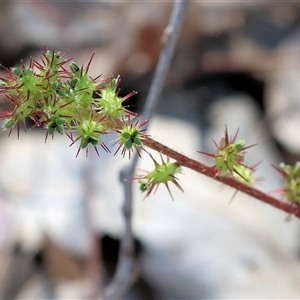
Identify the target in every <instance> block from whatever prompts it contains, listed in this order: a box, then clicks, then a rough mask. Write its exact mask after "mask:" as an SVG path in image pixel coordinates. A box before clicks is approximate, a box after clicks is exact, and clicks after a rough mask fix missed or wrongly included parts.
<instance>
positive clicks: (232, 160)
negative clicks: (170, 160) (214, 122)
mask: <svg viewBox="0 0 300 300" xmlns="http://www.w3.org/2000/svg"><path fill="white" fill-rule="evenodd" d="M237 134H238V131H237V132H236V134H235V136H234V137H233V138H230V137H229V135H228V130H227V127H225V136H224V137H223V138H222V139H221V140H220V143H219V144H217V143H216V142H215V141H214V143H215V146H216V147H217V153H215V154H211V153H207V152H202V151H198V152H199V153H202V154H204V155H206V156H209V157H211V158H213V159H214V161H215V165H214V166H213V168H214V170H215V171H216V173H215V177H217V176H218V175H221V176H233V177H234V178H235V179H236V180H238V181H240V182H242V183H245V184H253V183H254V182H255V181H256V179H255V178H254V177H253V173H254V172H255V168H256V165H255V166H252V167H251V166H247V165H245V163H244V160H245V159H244V158H245V154H246V150H247V149H249V148H250V147H253V146H254V145H251V146H246V143H245V141H244V140H236V137H237Z"/></svg>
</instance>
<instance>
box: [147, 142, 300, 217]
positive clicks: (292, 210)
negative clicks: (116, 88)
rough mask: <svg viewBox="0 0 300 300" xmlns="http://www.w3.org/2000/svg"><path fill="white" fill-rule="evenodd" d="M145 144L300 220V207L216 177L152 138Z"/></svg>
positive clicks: (203, 167)
mask: <svg viewBox="0 0 300 300" xmlns="http://www.w3.org/2000/svg"><path fill="white" fill-rule="evenodd" d="M143 142H144V145H145V146H147V147H149V148H151V149H153V150H156V151H158V152H161V153H162V154H164V155H166V156H168V157H171V158H173V159H174V160H176V161H178V162H179V163H180V165H181V166H183V167H187V168H189V169H192V170H194V171H196V172H198V173H201V174H203V175H206V176H208V177H211V178H213V179H215V180H218V181H220V182H222V183H224V184H226V185H228V186H231V187H233V188H234V189H236V190H237V191H240V192H242V193H245V194H248V195H249V196H252V197H254V198H256V199H258V200H260V201H262V202H265V203H268V204H270V205H272V206H274V207H276V208H278V209H280V210H283V211H285V212H287V213H289V214H292V215H294V216H296V217H298V218H300V206H299V205H296V204H294V203H291V202H283V201H280V200H278V199H276V198H274V197H272V196H270V195H267V194H265V193H263V192H261V191H259V190H257V189H255V188H253V187H251V186H249V185H246V184H243V183H241V182H239V181H237V180H236V179H234V178H232V177H228V176H215V174H216V171H215V170H214V169H213V168H212V167H209V166H206V165H205V164H203V163H201V162H199V161H196V160H193V159H191V158H189V157H187V156H185V155H183V154H181V153H178V152H177V151H175V150H173V149H171V148H169V147H167V146H164V145H163V144H161V143H159V142H157V141H155V140H153V139H151V138H146V139H145V140H144V141H143Z"/></svg>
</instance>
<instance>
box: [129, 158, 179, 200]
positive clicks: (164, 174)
mask: <svg viewBox="0 0 300 300" xmlns="http://www.w3.org/2000/svg"><path fill="white" fill-rule="evenodd" d="M150 157H151V159H152V160H153V162H154V166H155V167H154V169H153V170H152V171H149V172H147V174H146V175H142V176H139V177H136V178H134V179H139V184H140V190H141V192H146V196H145V197H147V196H149V195H150V194H151V192H152V191H153V190H154V189H155V190H154V191H156V189H157V188H158V186H159V185H160V184H161V183H163V184H164V185H165V186H166V187H167V189H168V192H169V194H170V196H171V198H172V199H173V196H172V194H171V191H170V189H169V185H168V183H169V182H173V183H174V184H175V185H176V186H177V187H178V188H179V189H180V190H181V191H182V192H183V189H182V187H181V186H180V185H179V183H178V181H177V178H176V176H175V175H176V174H178V173H179V172H180V170H181V167H180V164H179V163H178V162H173V163H171V162H170V161H169V159H168V160H167V161H166V162H165V161H164V159H163V157H162V156H161V161H162V162H161V164H159V163H158V162H157V161H156V160H155V159H154V158H153V157H152V155H151V154H150ZM173 200H174V199H173Z"/></svg>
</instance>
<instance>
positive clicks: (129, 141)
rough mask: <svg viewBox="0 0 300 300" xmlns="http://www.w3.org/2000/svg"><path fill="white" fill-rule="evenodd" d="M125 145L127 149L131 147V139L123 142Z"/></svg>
mask: <svg viewBox="0 0 300 300" xmlns="http://www.w3.org/2000/svg"><path fill="white" fill-rule="evenodd" d="M125 147H126V148H127V149H130V148H131V147H132V141H131V140H128V141H126V142H125Z"/></svg>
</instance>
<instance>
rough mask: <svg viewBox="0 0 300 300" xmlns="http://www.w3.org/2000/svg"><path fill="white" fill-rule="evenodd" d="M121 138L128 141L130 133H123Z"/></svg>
mask: <svg viewBox="0 0 300 300" xmlns="http://www.w3.org/2000/svg"><path fill="white" fill-rule="evenodd" d="M122 137H123V138H124V139H126V140H128V139H130V133H129V132H123V133H122Z"/></svg>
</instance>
